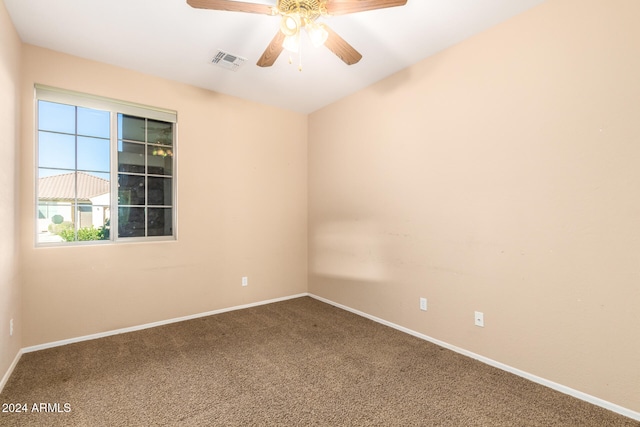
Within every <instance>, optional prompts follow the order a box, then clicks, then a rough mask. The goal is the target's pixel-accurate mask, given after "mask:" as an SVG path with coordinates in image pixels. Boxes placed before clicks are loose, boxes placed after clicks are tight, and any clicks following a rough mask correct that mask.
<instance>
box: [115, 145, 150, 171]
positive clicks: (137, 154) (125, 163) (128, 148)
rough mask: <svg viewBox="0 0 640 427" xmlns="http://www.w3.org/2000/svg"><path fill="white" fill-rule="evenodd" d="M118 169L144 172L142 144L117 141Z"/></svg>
mask: <svg viewBox="0 0 640 427" xmlns="http://www.w3.org/2000/svg"><path fill="white" fill-rule="evenodd" d="M118 171H119V172H134V173H144V145H143V144H135V143H131V142H123V141H118Z"/></svg>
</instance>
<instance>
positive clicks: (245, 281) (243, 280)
mask: <svg viewBox="0 0 640 427" xmlns="http://www.w3.org/2000/svg"><path fill="white" fill-rule="evenodd" d="M242 286H249V278H248V277H247V276H244V277H243V278H242Z"/></svg>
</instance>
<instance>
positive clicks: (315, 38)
mask: <svg viewBox="0 0 640 427" xmlns="http://www.w3.org/2000/svg"><path fill="white" fill-rule="evenodd" d="M325 3H326V1H324V0H280V1H278V6H277V10H278V11H279V13H280V14H281V15H282V20H281V21H280V32H282V34H283V35H284V36H285V37H284V41H283V42H282V47H283V48H285V49H286V50H288V51H289V52H291V53H298V54H300V33H301V32H302V29H305V30H306V33H307V35H308V36H309V39H310V40H311V44H312V45H313V46H314V47H320V46H322V45H323V44H324V42H326V41H327V38H328V37H329V32H328V31H327V30H326V29H325V27H324V25H323V24H318V23H317V22H316V19H318V18H319V17H320V16H322V15H326V13H327V9H326V6H325ZM289 62H291V59H290V60H289ZM298 68H299V69H302V64H300V66H299V67H298Z"/></svg>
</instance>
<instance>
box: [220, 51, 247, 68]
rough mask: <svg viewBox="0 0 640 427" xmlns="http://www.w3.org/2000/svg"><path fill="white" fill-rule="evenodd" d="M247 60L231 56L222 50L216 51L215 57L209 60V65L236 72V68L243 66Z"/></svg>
mask: <svg viewBox="0 0 640 427" xmlns="http://www.w3.org/2000/svg"><path fill="white" fill-rule="evenodd" d="M246 60H247V58H243V57H241V56H238V55H233V54H231V53H229V52H225V51H224V50H218V53H216V56H215V57H214V58H213V59H212V60H211V63H212V64H213V65H215V66H216V67H221V68H225V69H227V70H231V71H238V68H240V67H241V66H242V64H244V62H245V61H246Z"/></svg>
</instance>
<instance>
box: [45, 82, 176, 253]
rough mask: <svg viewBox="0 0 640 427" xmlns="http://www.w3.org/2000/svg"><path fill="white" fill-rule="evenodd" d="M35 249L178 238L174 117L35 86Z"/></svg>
mask: <svg viewBox="0 0 640 427" xmlns="http://www.w3.org/2000/svg"><path fill="white" fill-rule="evenodd" d="M36 99H37V120H36V124H37V150H36V152H37V165H38V167H37V180H36V182H37V212H36V217H37V219H36V223H37V230H36V236H37V237H36V242H37V243H38V244H69V243H74V242H81V241H97V240H103V241H136V240H167V239H175V235H176V233H175V217H176V208H175V188H176V187H175V186H176V179H175V124H176V113H175V112H171V111H166V110H160V109H155V108H150V107H144V106H140V105H135V104H129V103H124V102H119V101H114V100H110V99H105V98H98V97H92V96H89V95H81V94H77V93H72V92H67V91H62V90H58V89H53V88H49V87H44V86H36Z"/></svg>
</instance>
